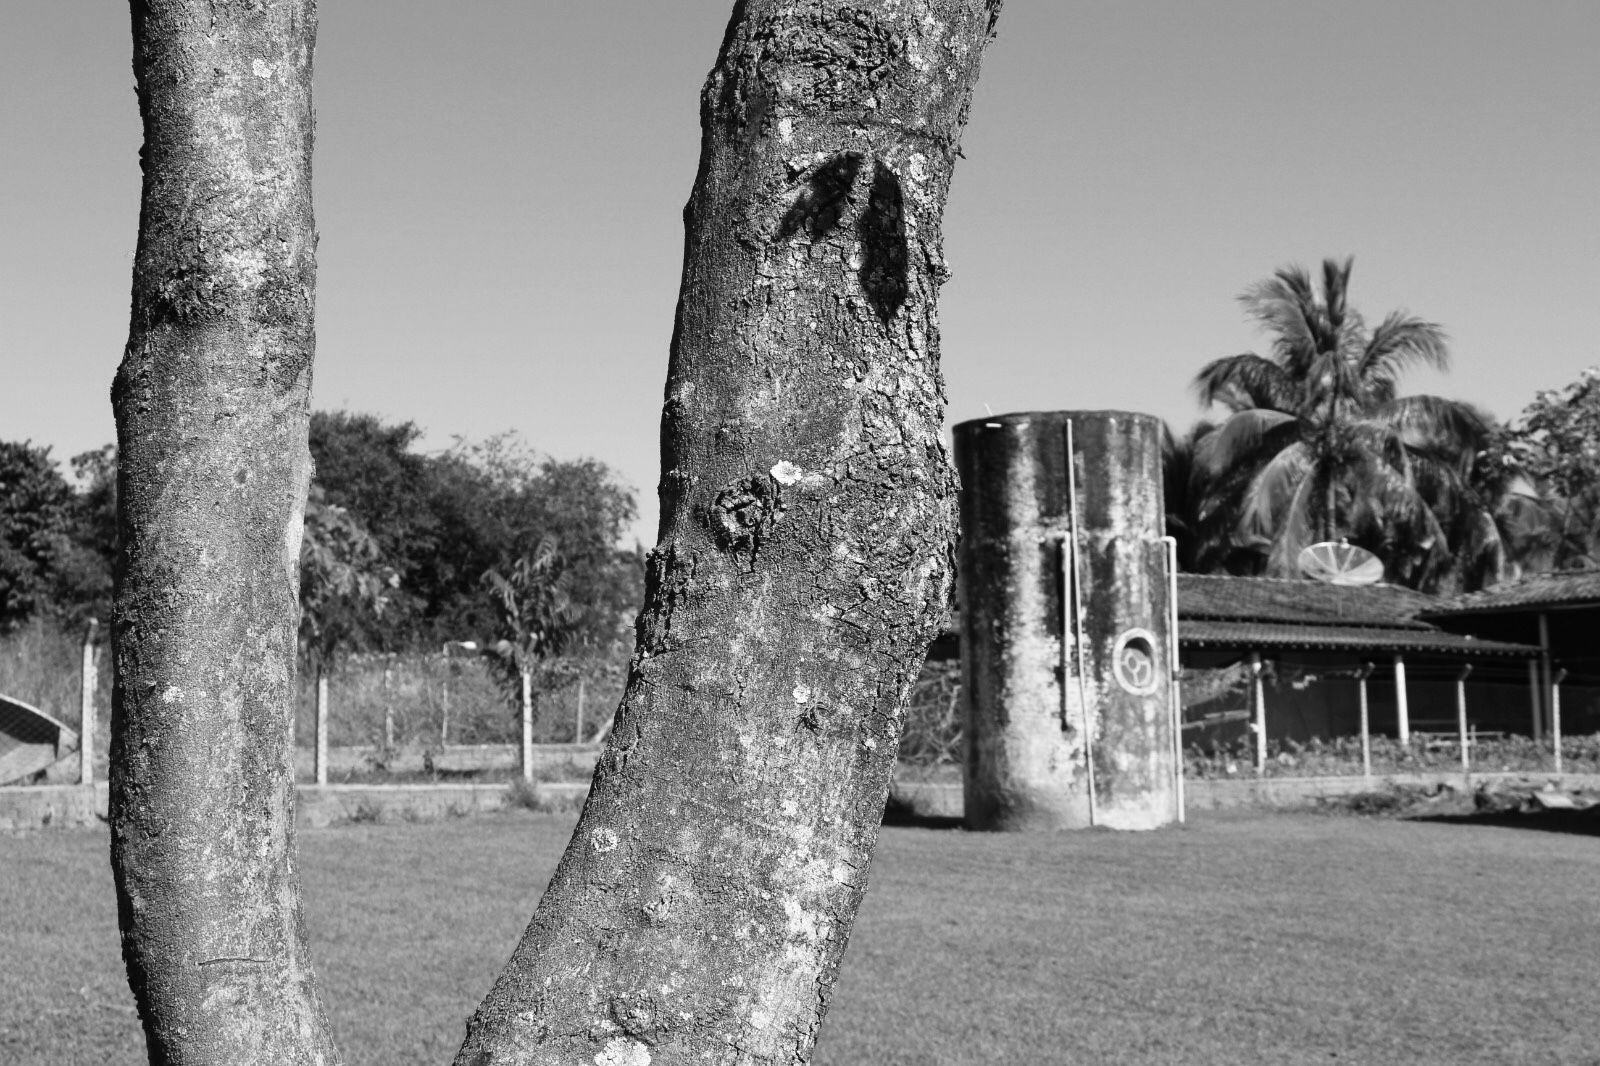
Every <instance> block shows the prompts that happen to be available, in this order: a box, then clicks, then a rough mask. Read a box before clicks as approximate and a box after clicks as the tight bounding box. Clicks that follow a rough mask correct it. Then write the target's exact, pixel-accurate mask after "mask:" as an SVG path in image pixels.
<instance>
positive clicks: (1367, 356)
mask: <svg viewBox="0 0 1600 1066" xmlns="http://www.w3.org/2000/svg"><path fill="white" fill-rule="evenodd" d="M1419 365H1421V366H1431V367H1433V368H1435V369H1437V370H1449V369H1450V348H1449V344H1448V343H1447V338H1446V336H1445V332H1444V327H1442V326H1440V325H1439V324H1438V323H1436V322H1427V321H1424V320H1423V319H1420V318H1414V317H1412V316H1411V315H1408V314H1406V313H1405V312H1404V311H1391V312H1390V313H1389V315H1388V317H1386V318H1385V319H1384V320H1383V321H1382V322H1381V323H1379V325H1378V328H1377V329H1375V330H1373V331H1372V336H1371V337H1369V338H1368V339H1367V344H1366V349H1365V350H1364V351H1363V352H1362V353H1361V362H1360V365H1359V371H1360V376H1361V380H1362V381H1363V382H1367V381H1371V382H1373V383H1374V384H1375V385H1382V386H1387V387H1389V388H1391V389H1392V388H1393V386H1394V385H1395V383H1396V382H1398V381H1399V378H1400V375H1401V374H1402V373H1403V372H1404V371H1406V370H1408V369H1410V368H1411V367H1413V366H1419Z"/></svg>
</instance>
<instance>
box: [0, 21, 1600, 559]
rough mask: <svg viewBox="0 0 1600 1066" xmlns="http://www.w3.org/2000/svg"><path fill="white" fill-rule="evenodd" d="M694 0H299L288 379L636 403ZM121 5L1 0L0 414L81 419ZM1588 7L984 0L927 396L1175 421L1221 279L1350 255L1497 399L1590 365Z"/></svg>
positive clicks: (1457, 380) (440, 408)
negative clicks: (304, 50)
mask: <svg viewBox="0 0 1600 1066" xmlns="http://www.w3.org/2000/svg"><path fill="white" fill-rule="evenodd" d="M731 6H732V5H731V2H730V0H585V2H582V3H571V2H563V3H553V2H549V0H457V2H454V3H441V2H438V0H430V2H426V3H424V2H421V0H323V2H322V5H321V19H322V30H321V38H320V43H319V46H318V50H317V61H316V62H317V81H316V100H317V113H318V136H317V150H316V161H315V168H316V169H315V175H316V176H315V181H316V200H317V203H316V210H317V221H318V228H319V229H320V231H321V245H320V252H319V257H320V262H321V282H320V291H319V295H318V334H319V345H318V355H317V369H316V386H315V401H314V402H315V403H316V405H317V406H319V407H324V408H339V407H348V408H350V409H353V410H358V411H371V412H376V413H378V414H380V415H382V416H384V417H386V418H390V419H410V420H414V421H415V422H417V423H418V424H419V425H420V426H422V427H423V428H424V429H425V430H426V432H427V436H426V438H425V444H426V445H427V446H428V447H430V448H432V447H442V446H445V445H448V444H449V442H450V439H451V437H452V436H453V435H456V434H462V435H466V436H470V437H483V436H487V435H489V434H491V433H495V432H498V431H501V430H505V429H513V428H514V429H517V430H520V431H521V432H522V433H523V434H524V435H525V436H526V438H527V439H528V440H529V441H530V442H531V443H532V444H533V445H534V446H535V447H537V448H538V449H540V450H541V451H544V452H547V453H550V454H553V455H556V456H558V457H563V458H571V457H577V456H580V455H589V456H594V457H596V458H598V459H600V460H602V461H604V462H606V463H608V464H610V465H611V466H613V467H614V468H615V469H617V470H618V471H619V472H620V474H621V475H622V477H623V478H624V479H625V480H626V481H628V482H629V483H630V484H631V485H633V486H634V487H635V488H636V489H638V490H639V497H640V504H641V510H642V511H643V515H642V516H641V521H640V523H639V524H638V527H637V533H638V535H639V537H640V538H641V539H642V540H644V541H646V542H647V543H648V542H649V541H650V540H652V539H653V536H654V527H655V498H654V488H655V482H656V475H657V454H656V448H657V421H658V417H659V409H660V403H661V390H662V385H663V383H664V380H665V374H666V356H667V344H668V340H669V338H670V335H671V328H672V311H673V304H674V300H675V299H676V295H677V286H678V273H679V266H680V262H681V255H682V224H681V220H680V211H681V209H682V206H683V203H684V201H685V199H686V198H687V197H688V193H689V186H690V184H691V182H692V181H693V179H694V173H695V161H696V158H697V155H698V150H699V144H698V93H699V88H700V83H701V81H702V80H703V78H704V77H705V74H706V72H707V71H708V70H709V69H710V66H711V63H712V61H713V59H714V58H715V54H716V49H717V45H718V43H719V41H720V37H721V32H722V29H723V26H724V23H725V21H726V19H727V16H728V11H729V10H730V8H731ZM128 25H129V23H128V14H127V5H126V3H123V2H121V0H3V2H0V158H3V160H4V165H3V166H0V252H3V254H0V439H7V440H20V439H32V440H33V441H35V442H36V443H42V444H50V445H53V446H54V448H55V454H56V455H57V456H59V457H62V458H65V457H66V456H69V455H71V454H73V453H75V452H79V451H83V450H86V449H89V448H93V447H96V446H98V445H100V444H102V443H104V442H106V441H108V440H110V439H112V436H113V427H112V419H111V408H110V400H109V398H108V393H109V387H110V382H111V376H112V374H113V372H114V371H115V368H116V364H117V360H118V359H119V358H120V355H121V348H122V344H123V342H124V341H125V339H126V336H127V313H128V288H129V270H130V267H131V258H132V250H133V245H134V239H135V231H136V227H137V223H138V200H139V171H138V159H137V153H138V146H139V139H140V131H139V120H138V113H137V109H136V106H135V101H134V96H133V76H132V73H131V70H130V67H129V53H130V44H129V28H128ZM1597 57H1600V3H1597V2H1595V0H1531V2H1527V3H1512V2H1509V0H1503V2H1501V0H1497V2H1493V3H1489V2H1481V0H1345V2H1343V3H1339V4H1318V3H1309V2H1302V0H1212V2H1202V0H1144V2H1131V0H1099V2H1094V3H1082V2H1071V3H1069V2H1063V0H1009V2H1008V3H1007V5H1006V7H1005V11H1004V14H1003V15H1002V17H1001V21H1000V37H999V40H998V41H997V42H995V44H994V45H993V47H991V49H990V51H989V54H988V57H987V61H986V63H985V66H984V71H983V77H982V81H981V83H980V86H979V89H978V93H977V98H976V100H975V103H974V107H973V111H972V120H971V123H970V125H969V126H968V129H967V134H966V139H965V141H964V148H965V152H966V156H967V158H966V159H965V160H964V161H962V162H961V163H960V164H959V165H958V167H957V170H956V179H955V187H954V190H953V192H952V194H951V198H950V203H949V208H948V212H947V215H946V239H947V242H948V243H947V249H946V250H947V253H948V255H949V258H950V261H951V265H952V267H953V268H954V271H955V279H954V281H953V282H952V283H951V284H949V285H947V286H945V288H944V301H943V303H942V307H941V319H942V323H943V327H944V365H945V371H946V375H947V379H948V382H949V391H950V418H951V421H960V420H962V419H966V418H972V417H977V416H980V415H982V414H983V413H984V410H985V405H986V404H987V405H988V407H989V408H990V409H992V410H993V411H994V412H995V413H1000V412H1003V411H1008V410H1016V409H1029V408H1060V409H1065V408H1101V407H1117V408H1125V409H1132V410H1140V411H1148V412H1151V413H1153V414H1156V415H1159V416H1161V417H1163V418H1166V419H1167V420H1169V421H1171V422H1173V423H1174V424H1175V425H1176V427H1177V428H1183V427H1185V426H1187V425H1188V423H1190V422H1191V421H1192V420H1193V419H1194V418H1195V417H1197V416H1198V415H1199V414H1200V412H1199V411H1198V409H1197V408H1196V406H1195V402H1194V400H1193V398H1192V395H1191V394H1190V392H1189V390H1188V384H1189V381H1190V380H1191V379H1192V378H1193V376H1194V373H1195V371H1196V370H1197V369H1198V368H1199V367H1200V365H1201V364H1202V363H1204V362H1205V361H1206V360H1208V359H1211V358H1215V357H1217V356H1220V355H1228V354H1232V353H1235V352H1239V351H1245V350H1250V349H1254V348H1259V347H1260V346H1261V345H1260V341H1261V338H1260V337H1258V336H1257V335H1255V334H1254V333H1252V331H1251V329H1250V328H1249V326H1248V325H1247V324H1246V323H1245V321H1244V320H1243V318H1242V317H1241V315H1240V313H1239V308H1238V305H1237V303H1236V301H1235V297H1236V296H1237V295H1238V293H1239V292H1240V291H1241V290H1242V289H1244V288H1245V286H1246V285H1248V284H1249V283H1251V282H1252V281H1255V280H1257V279H1259V278H1262V277H1265V276H1267V275H1268V274H1270V273H1271V272H1272V270H1274V269H1275V268H1276V267H1278V266H1280V265H1283V264H1286V263H1292V262H1298V263H1304V264H1306V265H1307V266H1315V264H1316V263H1317V262H1318V261H1319V260H1320V259H1321V258H1323V257H1324V256H1330V255H1338V256H1343V255H1352V254H1353V255H1354V256H1355V257H1356V268H1355V273H1354V275H1353V278H1352V302H1353V303H1354V304H1355V306H1357V307H1358V308H1360V309H1362V310H1363V311H1364V312H1365V313H1366V314H1367V316H1368V317H1369V319H1375V318H1377V317H1378V316H1381V315H1382V314H1384V313H1386V312H1388V311H1390V310H1392V309H1395V308H1400V307H1403V308H1406V309H1409V310H1410V311H1412V312H1414V313H1416V314H1419V315H1422V316H1424V317H1426V318H1429V319H1432V320H1434V321H1437V322H1440V323H1442V324H1443V325H1444V326H1445V327H1446V329H1447V330H1448V331H1449V333H1450V336H1451V338H1452V339H1453V352H1454V357H1455V369H1454V372H1453V373H1451V374H1450V375H1448V376H1444V377H1441V376H1439V375H1437V374H1433V373H1419V374H1416V375H1413V376H1412V378H1410V379H1408V381H1407V382H1406V383H1405V385H1406V387H1407V388H1408V390H1409V391H1417V392H1436V393H1440V394H1443V395H1447V396H1452V397H1456V398H1459V399H1465V400H1470V401H1473V402H1475V403H1478V404H1481V405H1483V406H1484V407H1487V408H1488V409H1489V410H1490V411H1492V412H1493V413H1495V414H1496V415H1499V416H1501V417H1509V416H1511V415H1514V414H1516V413H1517V411H1519V410H1520V409H1521V408H1522V407H1523V406H1524V405H1525V404H1526V403H1528V401H1530V400H1531V399H1532V398H1533V394H1534V392H1535V391H1536V390H1538V389H1543V388H1554V387H1558V386H1561V385H1564V384H1566V383H1568V382H1570V381H1572V380H1573V379H1575V378H1576V377H1577V375H1578V372H1579V371H1580V370H1581V369H1582V368H1583V367H1585V366H1590V365H1593V364H1596V363H1600V343H1597V342H1596V339H1595V330H1594V325H1593V323H1594V321H1595V319H1596V313H1597V311H1600V60H1597Z"/></svg>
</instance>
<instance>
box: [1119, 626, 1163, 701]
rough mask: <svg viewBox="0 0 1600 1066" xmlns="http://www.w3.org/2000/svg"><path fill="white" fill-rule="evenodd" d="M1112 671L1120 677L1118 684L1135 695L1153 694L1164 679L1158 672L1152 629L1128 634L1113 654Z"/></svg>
mask: <svg viewBox="0 0 1600 1066" xmlns="http://www.w3.org/2000/svg"><path fill="white" fill-rule="evenodd" d="M1111 670H1112V673H1114V674H1116V675H1117V684H1119V685H1121V686H1122V687H1123V688H1125V689H1127V690H1128V691H1129V692H1131V693H1133V694H1134V695H1135V696H1148V695H1150V694H1151V693H1153V692H1154V691H1155V690H1156V686H1157V684H1159V682H1160V680H1161V679H1160V676H1159V674H1158V672H1157V670H1156V638H1155V634H1153V633H1151V632H1150V631H1149V630H1148V629H1129V630H1127V631H1126V632H1124V633H1123V634H1122V636H1120V637H1118V638H1117V644H1116V648H1115V649H1114V650H1113V651H1112V653H1111Z"/></svg>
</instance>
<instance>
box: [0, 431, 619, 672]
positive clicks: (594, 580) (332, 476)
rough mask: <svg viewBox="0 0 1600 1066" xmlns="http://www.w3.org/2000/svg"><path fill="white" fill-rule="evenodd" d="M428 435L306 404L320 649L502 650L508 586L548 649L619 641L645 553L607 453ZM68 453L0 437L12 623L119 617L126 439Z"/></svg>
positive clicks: (6, 598) (2, 559)
mask: <svg viewBox="0 0 1600 1066" xmlns="http://www.w3.org/2000/svg"><path fill="white" fill-rule="evenodd" d="M420 437H421V430H420V429H419V428H418V427H417V426H416V425H415V424H414V423H411V422H394V423H389V422H384V421H383V420H382V419H380V418H378V417H377V416H374V415H370V414H360V413H355V412H349V411H332V412H330V411H319V412H315V413H314V414H313V415H312V418H311V453H312V456H313V459H314V461H315V463H316V473H315V478H314V481H313V485H312V490H311V498H310V501H309V502H308V504H307V508H306V525H305V529H306V532H305V537H304V540H303V541H302V547H301V578H302V580H301V592H302V606H303V608H304V618H303V621H302V628H301V641H302V645H303V646H304V648H305V650H306V652H307V654H308V656H309V657H311V658H313V659H326V658H333V657H337V656H339V655H343V654H348V653H351V652H361V651H383V652H397V653H404V652H415V651H434V652H437V651H438V649H439V647H440V646H441V644H442V643H443V642H445V641H453V640H474V641H477V642H479V644H480V645H482V646H484V647H485V648H489V649H492V648H493V647H494V646H495V644H496V642H497V641H498V640H501V639H508V638H509V639H513V641H514V638H515V636H516V624H515V620H514V619H513V618H511V617H508V615H507V609H506V604H507V590H508V589H510V590H512V598H513V601H515V602H517V603H518V604H519V605H521V604H528V605H529V606H528V607H527V608H526V609H527V610H532V609H533V608H532V606H531V605H532V604H533V602H534V601H537V603H538V605H539V609H540V610H541V611H542V612H543V613H542V615H540V618H541V625H542V626H543V627H544V628H543V631H542V632H543V634H544V641H543V642H542V643H541V644H539V646H538V651H540V652H541V653H544V652H549V653H555V652H579V653H584V652H587V653H589V654H593V655H596V656H604V655H607V654H610V653H614V652H616V651H617V650H618V649H624V651H625V649H626V647H627V646H628V644H629V641H630V633H629V631H630V629H631V626H632V622H633V616H634V614H635V613H636V612H637V611H638V608H639V603H640V602H641V599H642V595H643V581H644V578H643V555H642V551H641V550H640V549H639V548H637V547H634V548H632V549H628V548H625V547H623V546H622V539H623V535H624V532H625V531H626V529H627V526H628V523H629V522H630V521H632V519H633V517H634V515H635V504H634V496H633V492H632V491H631V490H630V489H629V488H628V487H627V486H625V485H624V484H622V483H621V482H620V481H619V480H618V479H617V477H616V475H615V474H614V473H613V472H612V471H611V470H610V469H609V468H608V467H607V466H606V465H605V464H603V463H600V462H597V461H595V460H593V459H575V460H560V459H553V458H550V457H547V456H541V455H539V454H537V453H536V452H534V451H533V450H532V449H531V448H529V447H528V446H527V445H526V444H525V443H524V442H523V441H521V440H520V439H519V438H518V437H517V436H516V435H515V434H513V433H506V434H501V435H499V436H496V437H491V438H489V439H488V440H485V441H481V442H469V441H466V440H464V439H460V438H458V439H457V441H456V443H455V444H454V445H453V446H452V447H450V448H448V449H446V450H444V451H442V452H439V453H435V454H425V453H423V452H420V451H418V450H417V449H416V444H417V441H418V439H419V438H420ZM70 467H71V470H72V474H73V476H72V478H70V479H69V477H68V476H67V474H66V473H65V472H64V471H63V470H62V469H61V467H60V465H59V464H58V463H57V462H56V461H55V458H54V457H53V456H52V455H51V454H50V449H49V448H48V447H39V446H35V445H33V444H31V443H29V442H20V443H16V442H0V631H4V632H9V631H13V630H15V629H17V628H18V627H19V626H22V625H24V624H27V623H28V622H30V621H32V620H36V619H37V620H39V621H40V622H43V623H45V624H52V625H57V626H61V627H69V628H75V627H76V626H77V624H78V623H80V622H81V621H83V620H84V619H86V618H89V617H100V618H105V617H107V616H108V614H109V611H110V603H111V583H112V567H113V565H114V563H115V556H116V449H115V447H114V446H112V445H107V446H106V447H104V448H102V449H100V450H98V451H93V452H86V453H84V454H82V455H78V456H74V457H73V458H72V460H71V462H70ZM518 596H520V597H521V600H520V601H519V600H517V597H518Z"/></svg>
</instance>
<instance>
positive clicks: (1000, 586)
mask: <svg viewBox="0 0 1600 1066" xmlns="http://www.w3.org/2000/svg"><path fill="white" fill-rule="evenodd" d="M1069 447H1070V449H1071V450H1070V452H1069ZM955 456H956V465H957V467H958V468H959V470H960V472H961V551H960V565H959V581H960V597H961V679H962V686H961V687H962V702H963V705H964V710H965V715H966V737H967V750H966V772H965V798H966V821H967V825H968V826H969V827H970V828H973V829H1002V830H1032V829H1078V828H1087V827H1090V826H1106V827H1109V828H1114V829H1152V828H1155V827H1157V826H1161V825H1165V824H1168V823H1170V822H1173V821H1176V820H1178V819H1179V818H1180V817H1181V787H1182V786H1181V781H1180V779H1179V777H1178V774H1177V767H1178V765H1179V764H1178V757H1177V755H1178V751H1177V743H1176V735H1177V731H1176V728H1175V726H1176V723H1175V716H1174V707H1175V685H1174V676H1175V672H1176V668H1177V659H1176V639H1175V632H1174V629H1173V620H1172V613H1173V612H1172V606H1173V604H1172V600H1171V581H1170V574H1169V569H1168V567H1169V556H1168V550H1167V542H1166V541H1165V540H1164V533H1165V529H1164V526H1165V516H1164V514H1163V510H1162V492H1161V423H1160V421H1159V420H1158V419H1155V418H1153V417H1151V416H1149V415H1141V414H1132V413H1129V412H1124V411H1045V412H1027V413H1021V414H1008V415H999V416H996V417H992V418H983V419H976V420H974V421H971V422H963V423H961V424H960V425H958V426H956V427H955ZM1069 457H1070V465H1069Z"/></svg>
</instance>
